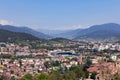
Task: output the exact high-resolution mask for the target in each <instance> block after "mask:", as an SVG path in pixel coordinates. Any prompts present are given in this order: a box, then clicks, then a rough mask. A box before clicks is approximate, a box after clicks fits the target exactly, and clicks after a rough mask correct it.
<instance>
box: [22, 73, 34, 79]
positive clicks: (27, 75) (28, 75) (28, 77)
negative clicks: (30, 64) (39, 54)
mask: <svg viewBox="0 0 120 80" xmlns="http://www.w3.org/2000/svg"><path fill="white" fill-rule="evenodd" d="M20 80H33V76H32V75H31V74H29V73H28V74H26V75H24V76H23V77H22V78H21V79H20Z"/></svg>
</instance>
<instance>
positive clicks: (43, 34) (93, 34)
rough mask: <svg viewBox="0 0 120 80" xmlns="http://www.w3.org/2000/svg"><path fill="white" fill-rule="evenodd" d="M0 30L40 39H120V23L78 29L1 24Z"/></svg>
mask: <svg viewBox="0 0 120 80" xmlns="http://www.w3.org/2000/svg"><path fill="white" fill-rule="evenodd" d="M0 30H7V31H12V32H20V33H26V34H30V35H32V36H34V37H37V38H39V39H51V38H60V39H61V38H66V39H77V40H78V39H93V40H96V39H120V25H119V24H116V23H106V24H101V25H93V26H90V27H89V28H86V29H76V30H64V31H60V30H58V31H57V30H56V31H55V30H52V31H50V30H49V31H48V30H46V31H45V30H44V31H43V30H38V31H37V30H33V29H31V28H28V27H16V26H11V25H0Z"/></svg>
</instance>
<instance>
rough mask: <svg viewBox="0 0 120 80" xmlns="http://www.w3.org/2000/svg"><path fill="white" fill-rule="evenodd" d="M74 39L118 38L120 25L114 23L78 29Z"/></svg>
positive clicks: (119, 36) (119, 37)
mask: <svg viewBox="0 0 120 80" xmlns="http://www.w3.org/2000/svg"><path fill="white" fill-rule="evenodd" d="M75 39H120V25H119V24H115V23H108V24H102V25H94V26H91V27H90V28H87V29H84V30H81V31H79V32H78V33H77V34H76V35H75Z"/></svg>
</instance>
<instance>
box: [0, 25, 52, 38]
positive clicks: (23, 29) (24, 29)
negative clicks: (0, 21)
mask: <svg viewBox="0 0 120 80" xmlns="http://www.w3.org/2000/svg"><path fill="white" fill-rule="evenodd" d="M0 29H3V30H8V31H13V32H22V33H28V34H31V35H33V36H36V37H38V38H45V39H47V38H51V37H50V36H48V35H45V34H44V33H41V32H38V31H35V30H33V29H30V28H28V27H16V26H11V25H0Z"/></svg>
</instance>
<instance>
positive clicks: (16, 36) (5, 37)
mask: <svg viewBox="0 0 120 80" xmlns="http://www.w3.org/2000/svg"><path fill="white" fill-rule="evenodd" d="M16 40H29V41H32V40H39V38H37V37H35V36H32V35H31V34H27V33H20V32H12V31H8V30H3V29H0V41H3V42H7V41H16Z"/></svg>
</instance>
